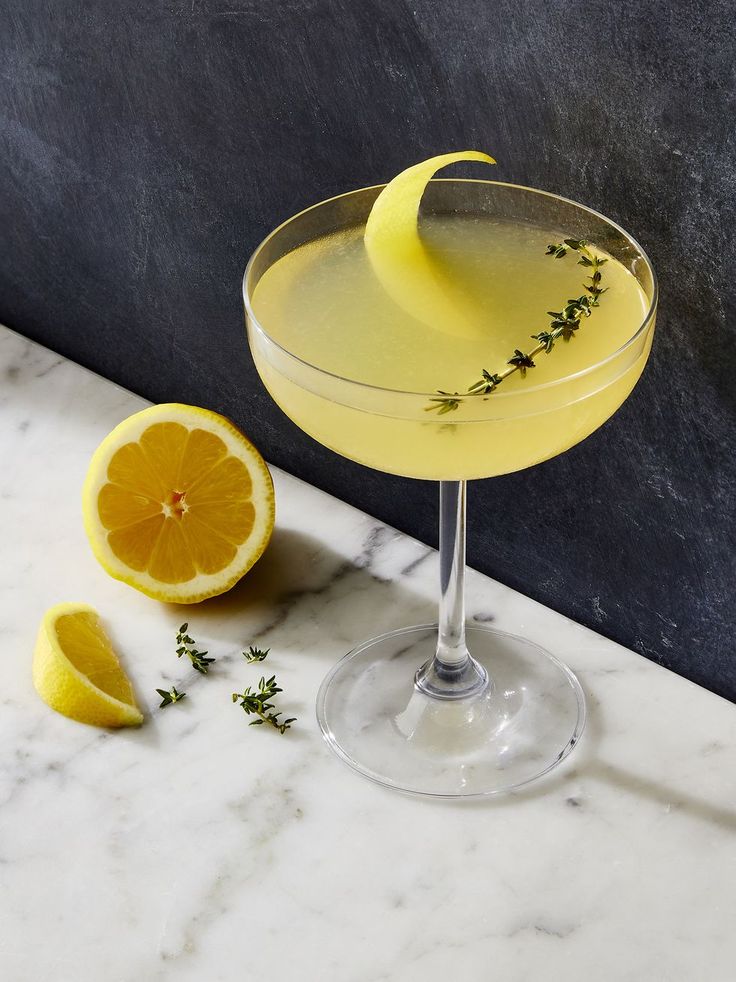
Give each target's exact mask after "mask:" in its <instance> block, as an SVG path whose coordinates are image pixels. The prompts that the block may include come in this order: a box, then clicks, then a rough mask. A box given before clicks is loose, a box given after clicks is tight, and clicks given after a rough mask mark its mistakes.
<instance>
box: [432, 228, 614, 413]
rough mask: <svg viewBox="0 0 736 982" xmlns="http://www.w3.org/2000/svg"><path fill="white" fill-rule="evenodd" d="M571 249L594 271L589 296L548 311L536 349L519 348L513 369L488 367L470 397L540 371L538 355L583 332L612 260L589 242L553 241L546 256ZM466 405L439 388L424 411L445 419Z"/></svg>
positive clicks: (586, 287) (560, 254)
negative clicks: (593, 249) (604, 271)
mask: <svg viewBox="0 0 736 982" xmlns="http://www.w3.org/2000/svg"><path fill="white" fill-rule="evenodd" d="M571 250H572V251H573V252H576V253H578V255H579V259H578V266H583V267H584V268H585V269H589V270H591V272H590V274H589V275H588V277H587V280H588V281H589V282H586V283H584V284H583V289H584V290H585V293H584V294H583V295H582V296H580V297H573V298H572V299H571V300H568V301H567V303H566V304H565V306H564V307H563V308H562V310H548V311H547V314H548V315H549V316H550V317H551V318H552V321H551V322H550V325H549V328H548V329H547V330H546V331H540V332H539V333H538V334H532V335H531V338H532V340H533V341H536V342H537V345H536V347H534V348H532V350H531V351H527V352H524V351H521V349H520V348H516V349H515V350H514V353H513V355H512V356H511V358H509V360H508V362H507V363H506V364H507V365H508V366H509V367H508V368H506V369H505V370H504V371H502V372H489V371H487V370H486V369H485V368H484V369H483V371H482V372H481V377H480V378H479V379H478V381H477V382H474V383H473V384H472V385H470V386H468V389H467V395H486V396H487V395H490V394H491V393H492V392H495V390H496V389H497V388H498V386H499V385H500V384H501V383H502V382H503V381H504V379H507V378H508V377H509V375H513V374H514V372H519V373H520V374H521V376H522V377H523V376H525V375H526V373H527V369H529V368H536V362H535V361H534V358H535V356H536V355H539V354H542V353H544V354H545V355H548V354H549V353H550V352H551V351H552V349H553V348H554V346H555V344H556V343H557V341H559V340H560V338H561V339H562V340H563V341H570V340H571V339H572V338H573V337H575V332H576V331H578V330H579V329H580V325H581V323H582V321H583V318H586V317H590V315H591V314H592V313H593V309H594V308H595V307H597V306H599V302H600V298H601V296H602V295H603V294H604V293H605V292H606V289H607V288H604V287H601V279H602V274H601V266H602V265H603V264H604V263H607V262H608V260H607V259H602V258H601V257H600V256H596V255H595V253H593V252H591V250H590V249H589V248H588V243H587V242H586V240H585V239H563V240H562V242H552V243H550V244H549V245H548V246H547V252H546V253H545V255H547V256H552V257H553V258H554V259H564V258H565V256H566V255H567V254H568V252H570V251H571ZM462 402H463V396H461V395H460V393H459V392H443V391H442V389H438V390H437V397H436V398H432V399H430V400H429V405H428V406H425V407H424V411H425V412H427V413H429V412H436V413H437V414H438V415H440V416H443V415H444V414H445V413H451V412H454V411H455V410H456V409H459V408H460V405H461V403H462Z"/></svg>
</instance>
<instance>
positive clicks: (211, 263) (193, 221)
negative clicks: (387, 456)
mask: <svg viewBox="0 0 736 982" xmlns="http://www.w3.org/2000/svg"><path fill="white" fill-rule="evenodd" d="M1 6H2V15H3V16H2V30H1V31H0V49H1V51H0V59H1V60H0V64H1V65H2V70H1V72H0V77H1V82H0V160H1V161H2V163H1V164H0V169H1V170H2V174H3V176H2V180H1V181H0V228H1V229H2V238H3V255H2V261H1V262H0V320H2V321H4V322H6V323H8V324H9V325H10V326H11V327H14V328H16V329H17V330H19V331H21V332H23V333H25V334H27V335H28V336H30V337H32V338H35V339H37V340H39V341H42V342H43V343H45V344H47V345H49V346H50V347H52V348H54V349H56V350H58V351H60V352H61V353H63V354H64V355H67V356H69V357H72V358H74V359H76V360H77V361H79V362H81V363H82V364H85V365H88V366H90V367H92V368H94V369H96V370H97V371H99V372H101V373H102V374H104V375H106V376H109V377H111V378H113V379H115V380H116V381H118V382H120V383H122V384H123V385H125V386H127V387H129V388H131V389H133V390H134V391H136V392H139V393H141V394H143V395H145V396H147V397H148V398H150V399H154V400H158V401H161V400H170V399H176V400H185V401H191V402H197V403H200V404H203V405H208V406H211V407H213V408H216V409H218V410H220V411H223V412H225V413H227V414H228V415H230V416H232V417H233V418H234V419H235V420H237V421H238V422H239V423H240V424H241V425H242V426H243V427H244V428H245V429H246V431H247V432H249V433H250V434H251V435H252V436H253V438H254V440H255V441H256V442H257V443H258V444H259V445H260V447H261V448H262V449H263V451H264V453H265V454H266V455H267V456H268V457H269V458H270V459H271V460H272V461H274V462H275V463H277V464H279V465H281V466H282V467H284V468H286V469H287V470H289V471H292V472H293V473H295V474H298V475H299V476H301V477H304V478H306V479H307V480H308V481H311V482H313V483H315V484H317V485H319V486H320V487H323V488H326V489H327V490H329V491H331V492H333V493H335V494H337V495H339V496H340V497H342V498H344V499H346V500H348V501H350V502H353V503H355V504H357V505H359V506H360V507H362V508H364V509H366V510H367V511H369V512H372V513H373V514H375V515H377V516H379V517H380V518H382V519H384V520H386V521H388V522H391V523H393V524H394V525H397V526H398V527H400V528H402V529H405V530H407V531H409V532H411V533H413V534H415V535H417V536H419V537H420V538H422V539H425V540H426V541H428V542H434V541H435V529H434V525H435V521H436V503H435V494H436V490H435V488H434V487H432V486H431V485H429V484H424V483H421V482H409V481H401V480H397V479H393V478H389V477H387V476H385V475H382V474H378V473H375V472H369V471H366V470H364V469H362V468H359V467H358V466H357V465H353V464H351V463H349V462H347V461H344V460H341V459H339V458H337V457H335V456H334V455H332V454H331V453H329V452H328V451H327V450H324V449H323V448H321V447H319V446H317V445H316V444H314V443H313V442H312V441H310V440H309V439H308V438H307V437H305V436H303V435H302V434H301V433H300V432H299V431H298V430H296V429H295V428H294V427H293V426H292V425H291V424H290V423H289V422H288V420H286V419H285V417H284V416H282V415H281V414H280V412H279V411H278V409H276V407H275V406H274V405H273V404H272V403H271V401H270V400H269V398H268V396H267V395H266V393H265V392H264V390H263V389H262V387H261V385H260V383H259V382H258V380H257V377H256V375H255V371H254V369H253V366H252V364H251V362H250V358H249V355H248V353H247V349H246V346H245V342H244V336H243V324H242V313H241V308H240V298H239V283H240V277H241V274H242V269H243V266H244V263H245V260H246V258H247V256H248V254H249V252H250V251H251V249H252V248H253V247H254V246H255V245H256V243H257V242H258V241H259V240H260V238H261V237H262V236H263V235H264V234H265V233H266V232H267V231H269V230H270V229H271V228H272V227H273V226H274V224H276V223H277V222H278V221H280V220H281V219H283V218H285V217H287V216H288V215H290V214H291V213H293V212H294V211H296V210H298V209H299V208H301V207H302V206H304V205H306V204H309V203H311V202H313V201H315V200H318V199H320V198H322V197H326V196H328V195H331V194H334V193H337V192H340V191H343V190H347V189H349V188H352V187H356V186H360V185H364V184H372V183H377V182H380V181H382V180H385V179H388V178H389V177H391V176H392V175H393V174H394V173H396V172H397V171H398V170H400V169H401V168H402V167H404V166H406V165H407V164H409V163H412V162H414V161H416V160H418V159H421V158H422V157H426V156H429V155H431V154H433V153H438V152H442V151H445V150H448V149H457V148H462V147H478V148H483V149H487V150H490V151H491V152H492V153H493V154H494V156H496V157H497V158H498V160H499V167H498V170H497V176H498V177H499V178H500V179H505V180H509V181H513V182H517V183H526V184H530V185H534V186H538V187H543V188H547V189H549V190H553V191H558V192H560V193H563V194H565V195H567V196H569V197H573V198H577V199H579V200H581V201H584V202H586V203H588V204H591V205H593V206H594V207H596V208H598V209H599V210H600V211H603V212H604V213H605V214H608V215H610V216H611V217H612V218H614V219H616V220H618V221H619V222H620V223H621V224H623V225H624V226H625V227H626V228H628V229H630V230H631V231H632V232H634V234H635V235H636V236H637V237H638V238H639V239H640V241H641V242H642V244H643V245H644V247H645V248H646V249H647V250H648V252H649V253H650V255H651V257H652V259H653V261H654V263H655V266H656V268H657V271H658V273H659V277H660V284H661V290H662V301H661V313H660V320H659V328H658V336H657V338H656V339H655V348H654V353H653V356H652V359H651V362H650V365H649V367H648V369H647V371H646V373H645V376H644V378H643V380H642V382H641V383H640V385H639V387H638V388H637V390H636V391H635V393H634V394H633V396H632V397H631V398H630V399H629V401H628V402H627V404H626V405H625V406H624V408H623V409H622V410H621V411H620V412H619V413H618V414H617V415H616V417H615V418H614V419H613V420H612V421H611V422H610V423H609V424H607V425H606V426H605V427H604V428H603V430H601V431H599V432H598V433H597V434H595V435H594V436H593V437H591V438H590V439H589V440H588V441H587V442H585V443H583V444H582V445H580V446H579V447H577V448H575V449H573V450H572V451H570V452H569V453H567V454H565V455H564V456H562V457H560V458H558V459H557V460H553V461H550V462H549V463H546V464H544V465H541V466H539V467H537V468H534V469H532V470H530V471H527V472H523V473H520V474H516V475H512V476H510V477H506V478H499V479H496V480H493V481H487V482H483V483H479V484H476V485H475V486H473V487H472V488H471V494H470V504H471V527H470V545H469V560H470V562H471V563H472V564H474V565H476V566H478V567H479V568H480V569H482V570H484V571H486V572H488V573H490V574H492V575H493V576H495V577H497V578H498V579H500V580H502V581H503V582H506V583H508V584H510V585H511V586H513V587H515V588H517V589H520V590H522V591H524V592H526V593H528V594H530V595H531V596H533V597H536V598H537V599H539V600H541V601H543V602H544V603H546V604H548V605H549V606H551V607H553V608H555V609H557V610H560V611H562V612H564V613H566V614H569V616H571V617H573V618H575V619H576V620H579V621H581V622H583V623H586V624H588V625H590V626H592V627H594V628H595V629H596V630H598V631H600V632H601V633H603V634H605V635H608V636H610V637H612V638H614V639H615V640H617V641H620V642H622V643H624V644H626V645H628V646H630V647H633V648H635V649H636V650H638V651H640V652H641V653H642V654H644V655H646V656H647V657H649V658H652V659H655V660H657V661H659V662H661V663H662V664H664V665H667V666H669V667H670V668H672V669H674V670H675V671H677V672H680V673H681V674H683V675H685V676H687V677H689V678H691V679H694V680H695V681H697V682H700V683H701V684H703V685H705V686H707V687H709V688H711V689H713V690H714V691H716V692H719V693H721V694H723V695H725V696H728V697H729V698H732V699H734V698H736V664H734V660H733V655H732V652H733V637H734V628H735V627H736V606H735V605H734V602H733V595H734V556H735V555H736V542H735V541H734V539H735V538H736V534H735V531H734V517H735V513H736V504H735V502H736V462H735V461H734V452H733V421H734V413H735V412H736V394H735V393H736V387H735V386H734V381H733V380H734V372H735V370H736V355H735V354H734V346H733V341H734V301H733V290H732V285H731V275H732V273H731V271H732V269H733V268H734V258H735V257H734V241H735V239H736V237H735V236H734V226H735V218H736V216H735V215H734V210H735V209H734V190H735V188H734V184H735V181H734V143H735V142H736V140H735V139H734V127H733V119H734V101H735V100H734V44H733V19H734V17H733V15H734V8H733V4H732V3H731V2H717V0H710V2H703V3H694V2H684V3H672V2H659V0H655V2H649V3H641V2H631V0H623V2H619V3H616V4H611V3H602V2H599V0H587V2H585V3H583V2H579V0H571V2H561V3H557V4H551V3H548V2H541V0H527V2H524V0H521V2H519V0H515V2H512V0H494V2H493V3H491V2H488V0H463V2H455V3H447V2H441V0H416V2H415V3H405V2H399V0H369V2H355V0H335V2H325V0H283V2H280V3H267V2H254V0H247V2H245V0H217V2H215V0H185V2H184V0H182V2H179V0H169V2H163V0H162V2H156V3H149V2H147V0H116V2H112V0H97V2H96V3H94V4H90V3H87V2H79V0H76V2H75V0H56V2H54V3H48V2H41V0H3V3H2V5H1ZM1 368H2V366H0V369H1ZM542 516H543V517H542ZM307 521H308V519H307Z"/></svg>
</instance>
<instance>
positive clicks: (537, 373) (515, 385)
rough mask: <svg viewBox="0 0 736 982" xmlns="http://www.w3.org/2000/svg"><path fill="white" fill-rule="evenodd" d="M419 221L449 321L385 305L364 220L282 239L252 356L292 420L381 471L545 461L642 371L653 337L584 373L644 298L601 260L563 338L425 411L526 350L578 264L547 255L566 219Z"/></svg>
mask: <svg viewBox="0 0 736 982" xmlns="http://www.w3.org/2000/svg"><path fill="white" fill-rule="evenodd" d="M421 231H422V238H423V241H424V242H425V244H426V245H427V248H428V249H429V250H430V252H431V255H432V259H433V262H434V264H435V268H436V271H437V274H438V277H439V278H440V280H441V282H442V283H444V284H446V286H447V294H448V297H449V305H450V308H451V309H456V310H457V320H456V322H455V323H452V322H450V321H449V320H448V318H447V310H448V306H447V305H443V309H442V318H443V319H441V318H439V317H438V319H437V320H436V321H435V322H433V323H428V322H427V319H426V312H425V320H424V321H420V320H418V319H416V318H415V317H413V316H412V315H411V313H410V310H411V308H412V298H411V296H407V297H403V296H402V297H401V302H400V303H398V302H396V300H395V299H392V298H391V297H390V296H389V295H388V294H387V292H386V290H385V289H384V287H383V285H382V284H381V283H380V282H379V280H378V279H377V277H376V275H375V273H374V271H373V268H372V267H371V264H370V261H369V259H368V256H367V253H366V250H365V246H364V244H363V237H362V236H363V228H362V227H356V228H353V229H350V230H348V231H345V232H341V233H338V234H335V235H332V236H326V237H324V238H322V239H318V240H316V241H314V242H312V243H310V244H309V245H306V246H302V247H300V248H298V249H296V250H294V251H293V252H291V253H289V254H288V255H286V256H285V257H283V258H282V259H280V260H278V261H277V262H276V263H275V264H274V265H273V266H271V267H270V268H269V269H268V270H267V271H266V272H265V273H264V275H263V276H262V278H261V280H260V281H259V283H258V284H257V286H256V289H255V292H254V295H253V300H252V305H253V311H254V314H255V316H256V318H257V320H258V322H259V324H260V325H261V327H262V328H263V331H264V332H265V334H266V335H268V336H270V338H272V339H273V340H274V341H275V342H276V343H277V345H278V346H279V347H277V346H276V345H273V344H271V343H270V342H269V341H268V339H267V338H266V337H264V335H263V334H261V333H259V332H258V331H257V330H253V331H252V334H251V346H252V349H253V354H254V358H255V361H256V365H257V367H258V370H259V373H260V375H261V377H262V378H263V381H264V383H265V384H266V386H267V387H268V389H269V391H270V392H271V395H272V396H273V398H274V399H275V401H276V402H277V403H278V404H279V405H280V406H281V408H282V409H283V410H284V412H286V413H287V414H288V415H289V416H290V417H291V419H293V420H294V422H295V423H296V424H297V425H298V426H299V427H301V429H303V430H305V431H306V432H307V433H309V434H311V435H312V436H313V437H314V438H315V439H317V440H319V442H320V443H323V444H324V445H326V446H328V447H330V448H332V449H333V450H336V451H337V452H338V453H340V454H342V455H343V456H345V457H350V458H352V459H353V460H357V461H359V462H361V463H364V464H367V465H369V466H371V467H375V468H377V469H379V470H383V471H389V472H392V473H396V474H403V475H406V476H410V477H420V478H429V479H443V480H451V479H461V478H474V477H489V476H492V475H495V474H502V473H507V472H509V471H515V470H519V469H521V468H523V467H527V466H529V465H530V464H534V463H537V462H538V461H540V460H544V459H545V458H547V457H551V456H554V455H555V454H558V453H561V452H562V451H563V450H566V449H567V448H568V447H570V446H572V445H573V444H575V443H577V442H579V441H580V440H582V439H583V438H584V437H586V436H587V435H588V434H589V433H591V432H592V431H593V430H595V429H596V428H597V427H598V426H600V425H601V424H602V423H603V422H604V421H605V420H606V419H608V417H609V416H610V415H611V414H612V413H613V412H615V410H616V409H617V408H618V406H620V404H621V403H622V402H623V401H624V399H625V398H626V396H627V395H628V393H629V392H630V391H631V389H632V387H633V386H634V384H635V383H636V381H637V379H638V377H639V375H640V374H641V371H642V369H643V367H644V363H645V361H646V357H647V355H648V351H649V345H650V343H651V332H650V336H649V338H648V339H646V340H645V341H642V342H641V344H639V345H638V347H637V349H636V351H629V352H627V353H626V354H625V355H618V356H616V357H614V358H612V359H609V361H608V363H607V364H604V365H603V367H602V368H597V369H596V370H595V371H593V372H592V373H587V374H585V370H586V369H588V368H589V367H590V366H596V365H599V363H601V362H604V361H605V359H607V358H609V356H612V355H614V353H615V352H617V351H618V350H619V349H620V348H621V347H622V345H624V344H625V343H626V342H627V341H628V340H629V339H630V338H631V337H632V336H633V335H634V334H635V333H636V332H637V330H638V328H639V327H640V325H641V324H642V321H643V320H644V317H645V315H646V312H647V310H648V308H649V299H648V298H647V296H646V295H645V293H644V291H643V290H642V289H641V287H640V286H639V284H638V282H637V281H636V279H635V278H634V276H633V275H632V274H631V273H630V272H629V271H628V270H626V269H625V268H624V266H623V265H621V263H619V262H617V261H616V260H614V259H613V258H609V260H608V262H607V263H606V264H605V265H604V266H602V267H601V269H602V273H603V282H602V284H601V285H602V286H605V287H607V288H608V290H607V292H606V293H605V294H604V295H603V297H602V298H601V303H600V307H599V308H597V309H596V310H595V311H594V312H593V314H592V316H591V317H590V318H587V319H584V320H583V323H582V325H581V327H580V330H579V331H578V332H577V334H576V336H575V337H574V338H573V339H572V340H571V341H569V342H567V343H566V342H563V341H558V342H557V344H556V346H555V348H554V350H553V351H552V352H551V353H550V354H549V355H545V354H544V353H541V354H539V355H537V356H536V357H535V361H536V365H537V367H536V368H534V369H530V370H529V371H528V372H527V374H526V377H522V376H521V374H520V373H516V374H514V375H512V376H510V377H509V378H508V379H507V380H505V381H504V383H503V385H502V386H501V387H499V389H498V390H497V392H495V393H493V394H491V395H489V396H488V397H486V398H478V397H474V398H470V399H466V400H464V401H463V403H462V405H461V406H460V408H459V409H458V410H456V411H455V412H452V413H447V414H445V415H438V414H436V413H433V412H426V411H425V407H427V406H428V405H429V401H428V394H431V393H434V392H435V390H437V389H443V390H446V391H449V392H455V391H458V392H460V393H463V392H465V390H466V389H467V388H468V386H469V385H470V384H472V383H473V382H475V381H476V379H478V378H480V373H481V369H483V368H485V369H487V370H488V371H490V372H499V373H500V372H502V371H503V370H504V369H505V368H506V367H507V366H506V362H507V361H508V358H509V357H510V356H511V354H512V353H513V351H514V349H515V348H519V349H521V350H522V351H530V350H531V349H532V348H533V347H534V346H535V344H536V342H535V341H533V340H531V338H530V335H531V334H536V333H538V332H539V331H541V330H544V329H546V328H547V327H548V325H549V321H550V317H549V316H548V315H547V314H546V311H548V310H555V311H556V310H560V309H561V308H562V306H563V305H564V303H565V302H566V301H567V300H568V299H569V298H571V297H577V296H580V295H581V294H582V293H583V292H584V291H583V283H584V282H585V281H586V280H585V277H586V275H587V273H588V270H586V269H584V268H583V267H582V266H579V265H577V262H576V260H577V258H578V257H577V256H576V255H575V254H574V253H570V254H568V256H567V257H565V258H564V259H560V260H558V259H553V258H551V257H549V256H547V255H545V250H546V247H547V244H548V243H549V242H556V241H559V240H560V238H562V237H564V235H565V232H564V230H562V231H561V230H559V229H540V228H537V227H535V226H530V225H523V224H511V223H499V222H494V221H492V220H491V219H487V218H474V217H469V216H449V217H434V218H433V217H428V218H425V219H423V220H422V226H421ZM595 251H596V252H598V254H599V255H604V254H603V253H601V251H600V250H595ZM588 282H589V281H588ZM281 349H285V351H286V352H289V353H290V355H293V356H296V357H295V358H293V357H290V356H289V355H287V354H285V352H284V351H282V350H281ZM297 359H300V360H301V362H300V361H297ZM302 362H303V363H306V364H302ZM310 365H312V366H318V367H319V369H321V371H313V370H312V369H310V368H309V366H310ZM580 372H583V373H584V374H583V375H582V376H581V375H578V376H577V377H573V378H568V377H569V376H574V375H575V373H580ZM326 373H332V374H333V375H334V376H335V377H334V378H331V377H330V376H329V375H328V374H326ZM561 379H565V381H558V380H561ZM344 380H352V383H351V382H350V381H344ZM556 381H557V383H558V384H556V385H551V386H550V385H545V383H554V382H556ZM356 382H357V383H363V385H355V384H353V383H356ZM539 386H542V388H539ZM369 387H376V388H369ZM381 389H383V390H386V391H380V390H381ZM390 390H401V391H400V392H396V391H390ZM406 393H409V394H406ZM411 393H416V395H414V394H411Z"/></svg>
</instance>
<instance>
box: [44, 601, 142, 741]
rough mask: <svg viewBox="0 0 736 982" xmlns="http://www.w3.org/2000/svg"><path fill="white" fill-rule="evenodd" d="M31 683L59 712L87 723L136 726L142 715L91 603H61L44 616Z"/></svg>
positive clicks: (140, 721)
mask: <svg viewBox="0 0 736 982" xmlns="http://www.w3.org/2000/svg"><path fill="white" fill-rule="evenodd" d="M33 684H34V685H35V687H36V691H37V692H38V694H39V695H40V696H41V698H42V699H43V701H44V702H45V703H46V704H47V705H49V706H51V708H52V709H55V710H56V711H57V712H58V713H62V714H63V715H64V716H69V717H71V719H76V720H79V722H80V723H89V724H90V725H92V726H112V727H120V726H138V725H139V724H140V723H142V722H143V715H142V713H141V711H140V710H139V709H138V707H137V706H136V703H135V697H134V695H133V688H132V686H131V684H130V682H129V681H128V678H127V676H126V675H125V672H123V670H122V668H121V667H120V662H119V661H118V659H117V656H116V655H115V652H114V651H113V650H112V645H111V644H110V639H109V638H108V636H107V634H105V631H104V629H103V627H102V625H101V624H100V618H99V616H98V614H97V611H96V610H95V609H94V607H90V606H89V605H88V604H79V603H66V604H57V605H56V606H55V607H51V608H50V609H49V610H47V611H46V613H45V614H44V616H43V620H42V621H41V627H40V630H39V632H38V639H37V641H36V648H35V650H34V653H33Z"/></svg>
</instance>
